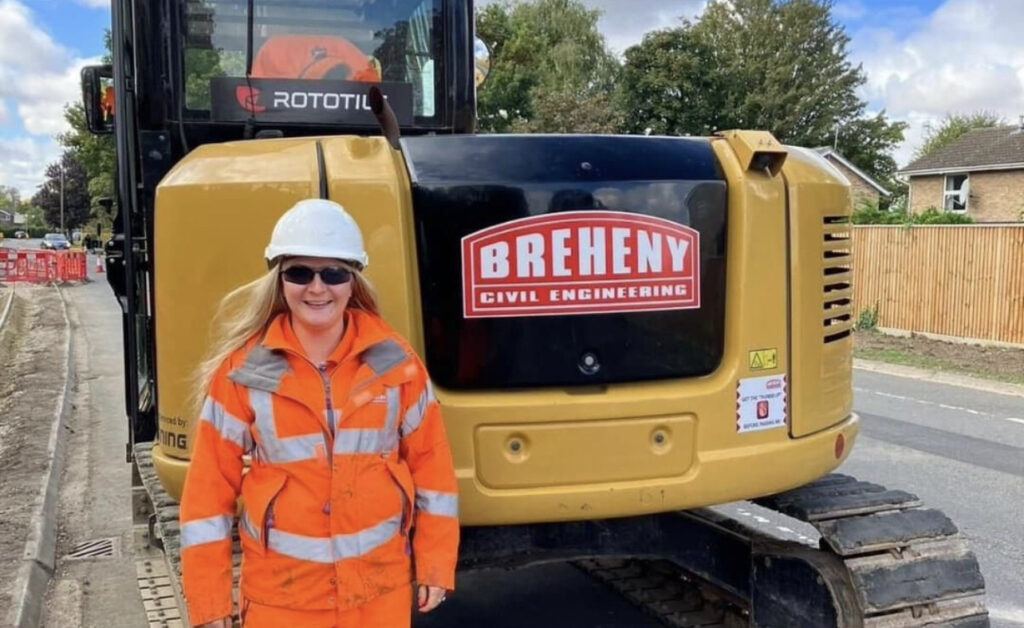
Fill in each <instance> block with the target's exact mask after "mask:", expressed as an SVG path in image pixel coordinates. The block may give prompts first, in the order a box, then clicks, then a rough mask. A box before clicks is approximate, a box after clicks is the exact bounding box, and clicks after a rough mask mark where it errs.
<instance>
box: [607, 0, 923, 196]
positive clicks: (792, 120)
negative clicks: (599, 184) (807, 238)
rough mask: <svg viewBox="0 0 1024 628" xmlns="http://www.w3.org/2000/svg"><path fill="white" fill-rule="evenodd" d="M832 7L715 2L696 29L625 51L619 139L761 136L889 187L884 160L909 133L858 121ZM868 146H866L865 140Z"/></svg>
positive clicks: (897, 126) (853, 72)
mask: <svg viewBox="0 0 1024 628" xmlns="http://www.w3.org/2000/svg"><path fill="white" fill-rule="evenodd" d="M831 8H832V3H831V0H713V1H712V2H711V3H710V4H709V5H708V7H707V9H706V10H705V12H704V14H703V15H702V16H701V17H700V18H698V19H697V20H696V21H693V22H691V21H684V22H683V23H682V25H680V26H679V27H677V28H672V29H668V30H663V31H657V32H655V33H651V34H648V35H647V36H646V37H644V40H643V41H642V42H641V43H640V44H638V45H637V46H634V47H632V48H630V49H628V50H627V51H626V55H625V58H626V61H625V65H624V68H623V80H622V92H621V97H622V103H623V107H624V109H625V111H626V114H625V117H626V120H627V123H626V126H625V130H627V131H629V132H635V133H643V132H654V133H662V134H672V135H708V134H711V133H714V132H716V131H720V130H725V129H730V128H748V129H764V130H768V131H771V132H772V134H774V135H775V137H776V138H778V139H779V140H780V141H782V142H785V143H788V144H796V145H800V146H809V147H815V146H831V145H833V143H834V142H835V140H836V131H837V130H838V131H839V134H838V144H837V149H838V150H839V152H841V153H843V154H844V156H846V157H847V158H848V159H849V160H850V161H851V162H852V163H854V164H855V165H856V166H857V167H858V168H860V169H861V170H864V171H865V172H866V173H867V174H869V175H870V176H872V177H874V178H876V179H878V180H880V181H882V182H884V183H890V182H892V174H893V172H894V171H895V162H893V161H892V158H891V157H890V156H889V155H890V153H891V152H892V150H893V149H894V148H895V147H896V145H898V144H899V143H900V142H902V141H903V132H904V130H905V128H906V125H905V124H904V123H902V122H890V121H889V120H888V119H887V118H886V116H885V113H884V112H882V113H879V114H876V115H875V116H873V117H866V116H865V106H866V103H864V101H862V100H861V99H860V98H858V96H857V89H858V88H859V87H860V86H861V85H863V84H864V81H865V78H864V73H863V71H862V69H861V68H860V66H853V65H852V64H851V63H850V62H849V60H848V58H847V49H846V48H847V44H848V43H849V41H850V38H849V37H848V36H847V35H846V33H845V31H844V30H843V28H842V26H840V25H839V24H837V23H836V22H834V21H833V20H832V17H831ZM865 133H866V134H867V136H864V134H865Z"/></svg>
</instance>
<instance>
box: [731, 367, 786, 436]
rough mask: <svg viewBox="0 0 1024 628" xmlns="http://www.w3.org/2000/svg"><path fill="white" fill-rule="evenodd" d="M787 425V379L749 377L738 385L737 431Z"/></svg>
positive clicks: (779, 376) (750, 430) (784, 377)
mask: <svg viewBox="0 0 1024 628" xmlns="http://www.w3.org/2000/svg"><path fill="white" fill-rule="evenodd" d="M785 426H786V376H785V375H767V376H765V377H748V378H746V379H741V380H740V381H739V382H737V384H736V431H737V432H741V433H742V432H755V431H758V430H767V429H771V428H773V427H785Z"/></svg>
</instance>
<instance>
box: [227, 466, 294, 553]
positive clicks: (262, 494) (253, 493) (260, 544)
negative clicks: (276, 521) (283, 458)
mask: <svg viewBox="0 0 1024 628" xmlns="http://www.w3.org/2000/svg"><path fill="white" fill-rule="evenodd" d="M287 480H288V475H287V474H286V473H285V472H284V471H280V470H278V469H268V468H265V467H264V468H258V469H253V470H252V471H250V472H249V473H248V474H246V476H245V478H244V479H243V480H242V514H241V517H240V518H239V522H238V528H239V529H240V530H241V531H242V532H243V534H244V535H247V536H248V537H249V539H250V540H251V541H252V542H253V544H255V546H256V548H257V549H258V550H259V552H260V554H261V555H263V554H265V553H266V551H267V545H268V544H267V536H268V535H269V534H270V528H271V527H272V526H273V508H274V500H275V499H277V496H278V495H279V494H280V493H281V490H282V489H284V485H285V483H286V482H287Z"/></svg>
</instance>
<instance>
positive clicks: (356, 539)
mask: <svg viewBox="0 0 1024 628" xmlns="http://www.w3.org/2000/svg"><path fill="white" fill-rule="evenodd" d="M401 527H402V513H398V514H397V515H395V516H394V517H390V518H388V519H385V520H384V521H381V522H380V523H378V524H377V525H375V526H373V527H372V528H366V529H365V530H360V531H359V532H355V533H353V534H335V535H334V536H333V537H331V544H332V545H333V546H334V556H335V558H337V560H341V559H343V558H355V557H357V556H362V555H363V554H366V553H368V552H370V551H372V550H374V549H376V548H378V547H380V546H381V545H384V544H385V543H387V542H388V541H389V540H390V539H391V538H392V537H394V536H395V535H396V534H398V530H399V528H401Z"/></svg>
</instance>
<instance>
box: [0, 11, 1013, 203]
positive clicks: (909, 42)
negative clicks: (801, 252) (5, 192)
mask: <svg viewBox="0 0 1024 628" xmlns="http://www.w3.org/2000/svg"><path fill="white" fill-rule="evenodd" d="M493 1H495V0H477V4H478V5H479V4H487V3H489V2H493ZM583 1H584V4H586V5H587V6H589V7H591V8H595V9H600V10H601V11H603V15H602V18H601V20H600V22H599V24H598V26H599V28H600V29H601V32H602V33H603V34H604V36H605V39H606V41H607V42H608V45H609V46H610V47H611V48H612V50H614V51H615V52H617V53H620V54H621V53H622V52H623V51H624V50H625V49H626V48H628V47H629V46H631V45H633V44H635V43H639V42H640V40H641V39H642V38H643V35H644V33H645V32H648V31H651V30H655V29H659V28H670V27H672V26H674V25H676V24H678V23H679V21H680V19H683V18H693V17H695V16H697V15H699V14H700V12H701V11H702V10H703V8H704V5H705V4H706V2H705V1H704V0H583ZM833 16H834V17H835V19H836V20H837V21H838V22H840V23H841V24H842V25H843V26H844V27H845V28H846V31H847V33H848V34H849V35H850V37H851V42H850V46H849V52H850V58H851V61H852V62H853V63H857V64H861V65H862V67H863V69H864V72H865V74H866V76H867V79H868V80H867V83H866V84H865V85H864V87H863V88H862V90H861V97H862V98H863V99H864V100H865V101H866V102H867V103H868V110H869V112H872V113H873V112H876V111H880V110H883V109H884V110H885V111H886V113H887V115H888V116H889V117H890V118H891V119H894V120H903V121H906V122H908V123H909V124H910V128H909V130H908V132H907V139H906V141H905V142H904V144H903V145H902V146H901V147H900V148H899V150H898V151H897V152H896V154H895V157H896V160H897V163H899V164H900V165H901V166H902V165H906V164H907V163H908V161H909V159H910V156H911V154H912V153H913V150H914V148H915V147H916V146H918V145H920V143H921V138H922V137H923V135H924V133H925V130H926V128H927V125H928V124H935V123H937V122H938V121H940V120H941V119H942V117H943V116H944V115H945V114H946V113H948V112H973V111H977V110H981V109H984V110H988V111H993V112H996V113H998V114H1001V115H1002V116H1004V117H1005V118H1006V119H1007V120H1008V121H1009V122H1012V123H1016V122H1017V120H1018V117H1019V116H1020V115H1022V114H1024V45H1021V44H1020V42H1021V37H1020V32H1022V31H1024V0H837V2H836V3H835V7H834V9H833ZM109 24H110V2H109V0H0V185H11V186H14V187H16V188H18V189H19V190H20V191H21V193H22V196H23V197H30V196H31V195H32V194H34V192H35V190H36V187H37V186H38V185H39V184H40V183H41V182H42V179H43V172H44V170H45V167H46V164H48V163H50V162H53V161H55V160H56V159H57V157H58V156H59V155H60V147H59V145H58V144H57V142H56V140H55V135H56V134H57V133H60V132H61V131H63V130H65V129H66V124H65V122H64V117H63V107H64V104H65V103H67V102H70V101H73V100H78V99H80V98H81V95H80V88H79V80H78V76H79V70H80V69H81V67H82V66H83V65H88V64H90V63H97V62H98V59H99V57H100V55H102V53H103V30H104V28H107V27H109Z"/></svg>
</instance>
